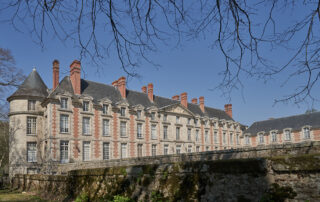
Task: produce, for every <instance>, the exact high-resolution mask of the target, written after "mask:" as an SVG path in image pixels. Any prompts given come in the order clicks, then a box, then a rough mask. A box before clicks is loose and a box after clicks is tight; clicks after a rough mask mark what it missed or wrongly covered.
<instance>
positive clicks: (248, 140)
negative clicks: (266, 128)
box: [245, 136, 250, 145]
mask: <svg viewBox="0 0 320 202" xmlns="http://www.w3.org/2000/svg"><path fill="white" fill-rule="evenodd" d="M245 143H246V144H247V145H248V144H249V143H250V138H249V136H245Z"/></svg>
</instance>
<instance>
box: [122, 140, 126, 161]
mask: <svg viewBox="0 0 320 202" xmlns="http://www.w3.org/2000/svg"><path fill="white" fill-rule="evenodd" d="M121 158H127V144H126V143H122V144H121Z"/></svg>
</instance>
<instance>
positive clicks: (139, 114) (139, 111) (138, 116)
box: [137, 110, 141, 119]
mask: <svg viewBox="0 0 320 202" xmlns="http://www.w3.org/2000/svg"><path fill="white" fill-rule="evenodd" d="M137 118H138V119H141V110H138V111H137Z"/></svg>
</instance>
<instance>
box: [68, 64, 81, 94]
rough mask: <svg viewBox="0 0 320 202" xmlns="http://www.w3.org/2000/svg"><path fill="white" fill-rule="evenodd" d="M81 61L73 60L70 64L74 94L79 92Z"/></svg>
mask: <svg viewBox="0 0 320 202" xmlns="http://www.w3.org/2000/svg"><path fill="white" fill-rule="evenodd" d="M80 72H81V63H80V61H78V60H74V61H73V62H72V63H71V65H70V80H71V83H72V87H73V92H74V94H78V95H80V94H81V77H80Z"/></svg>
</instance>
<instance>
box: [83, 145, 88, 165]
mask: <svg viewBox="0 0 320 202" xmlns="http://www.w3.org/2000/svg"><path fill="white" fill-rule="evenodd" d="M89 160H90V142H83V161H89Z"/></svg>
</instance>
